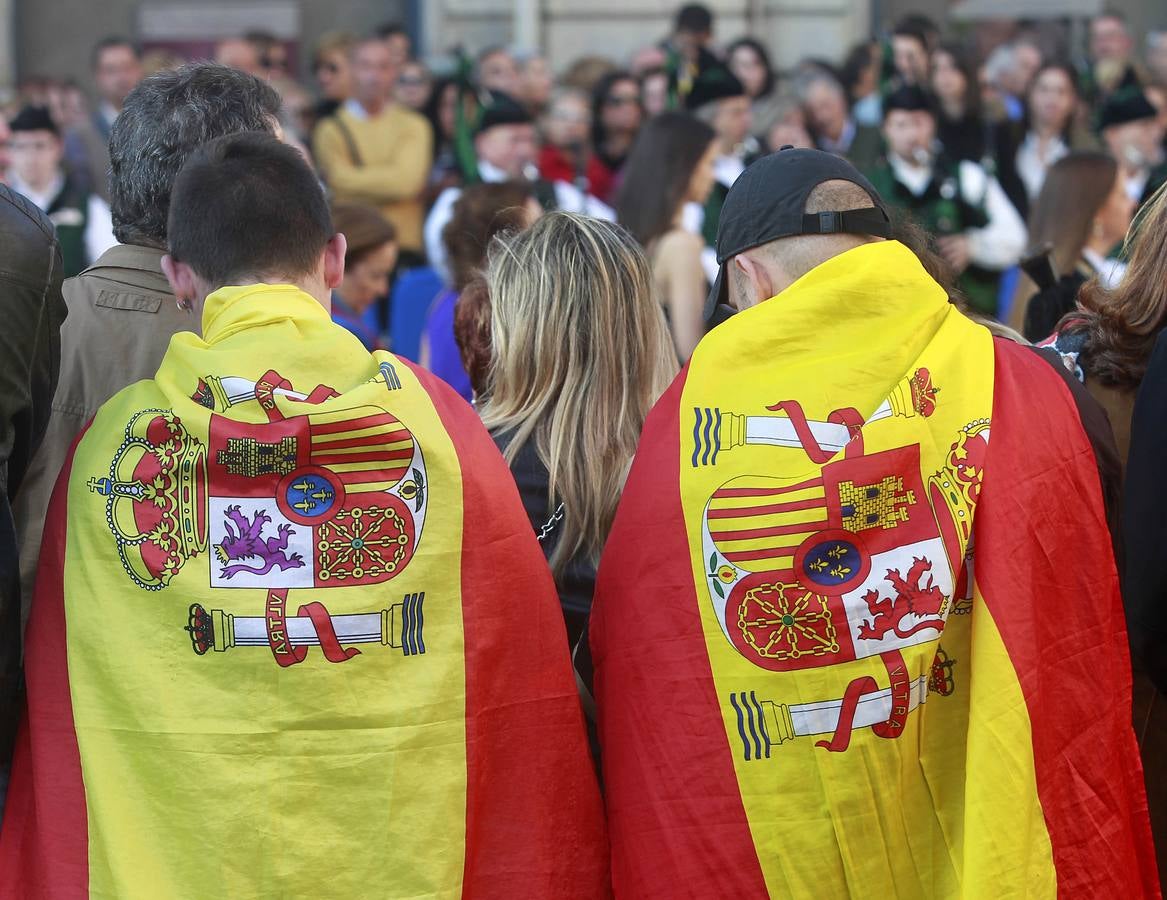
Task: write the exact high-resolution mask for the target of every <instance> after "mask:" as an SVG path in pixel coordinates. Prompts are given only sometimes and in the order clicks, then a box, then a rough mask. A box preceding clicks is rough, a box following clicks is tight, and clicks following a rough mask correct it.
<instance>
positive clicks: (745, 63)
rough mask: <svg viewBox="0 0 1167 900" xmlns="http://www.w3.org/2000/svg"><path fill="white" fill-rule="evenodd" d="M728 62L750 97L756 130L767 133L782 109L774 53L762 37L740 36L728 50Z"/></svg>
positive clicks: (761, 133)
mask: <svg viewBox="0 0 1167 900" xmlns="http://www.w3.org/2000/svg"><path fill="white" fill-rule="evenodd" d="M725 62H726V65H727V66H728V67H729V70H730V71H731V72H733V74H734V77H735V78H737V80H738V81H740V82H741V83H742V87H744V88H745V89H746V96H747V97H749V98H750V112H751V114H752V119H753V123H754V124H753V129H754V134H755V135H760V136H764V135H765V134H766V132H768V131H769V130H770V128H771V127H772V126H773V125H774V123H775V122H777V121H778V115H779V113H780V112H781V111H782V110H781V109H779V107H778V106H777V105H776V104H775V100H776V99H777V91H776V90H775V88H776V87H777V82H778V79H777V75H776V74H775V72H774V67H773V66H772V65H771V64H770V54H769V53H767V52H766V47H765V45H764V44H762V43H761V42H760V41H756V40H754V39H753V38H739V39H738V40H736V41H734V42H733V43H732V44H730V45H729V49H727V50H726V51H725Z"/></svg>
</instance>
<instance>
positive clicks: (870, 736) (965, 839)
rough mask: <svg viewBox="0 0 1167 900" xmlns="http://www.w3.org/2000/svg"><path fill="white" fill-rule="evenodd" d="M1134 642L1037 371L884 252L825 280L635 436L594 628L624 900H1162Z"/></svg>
mask: <svg viewBox="0 0 1167 900" xmlns="http://www.w3.org/2000/svg"><path fill="white" fill-rule="evenodd" d="M646 536H650V537H651V539H650V540H645V537H646ZM1125 641H1126V637H1125V630H1124V625H1123V618H1122V610H1121V605H1120V600H1119V593H1118V581H1117V577H1116V574H1115V567H1114V562H1113V556H1112V551H1111V547H1110V540H1109V537H1108V534H1107V530H1106V524H1105V520H1104V516H1103V508H1102V501H1101V497H1100V491H1099V483H1098V474H1097V470H1096V468H1095V464H1094V458H1093V455H1092V452H1091V448H1090V444H1089V442H1088V440H1087V438H1086V436H1085V434H1084V433H1083V431H1082V428H1081V425H1080V423H1079V420H1078V418H1077V415H1076V412H1075V407H1074V403H1073V400H1072V398H1071V396H1070V394H1069V392H1068V391H1067V389H1066V388H1065V386H1064V384H1063V383H1062V382H1061V380H1060V379H1059V378H1058V377H1057V374H1056V373H1055V372H1053V370H1052V369H1051V368H1050V367H1049V365H1048V364H1047V363H1046V362H1045V361H1043V360H1041V359H1038V358H1037V356H1036V355H1035V354H1034V352H1033V351H1032V350H1030V349H1028V348H1025V347H1020V346H1017V345H1015V344H1011V343H1009V342H998V343H996V344H995V343H994V341H993V338H992V337H991V336H990V334H989V332H988V331H987V330H986V329H984V328H983V327H981V326H979V325H975V324H973V323H972V322H970V321H968V320H967V319H965V318H964V317H963V316H961V315H960V313H958V312H957V311H956V309H954V308H953V307H952V306H950V305H949V303H948V302H947V299H946V297H945V294H944V292H943V290H941V289H940V288H939V287H938V286H937V285H936V283H935V282H933V281H932V280H931V279H930V278H929V277H928V276H927V275H926V274H925V272H924V271H923V269H922V267H921V266H920V264H919V262H918V261H917V259H916V258H915V257H914V256H913V255H912V254H911V253H910V252H909V251H908V250H907V249H906V248H905V247H904V246H903V245H901V244H898V243H894V242H883V243H876V244H868V245H864V246H862V247H860V248H857V249H854V250H852V251H850V252H847V253H845V254H843V255H841V256H839V257H837V258H835V259H832V260H830V261H829V262H827V263H825V264H823V265H821V266H819V267H818V268H816V269H815V270H813V271H812V272H811V273H809V274H808V275H806V276H805V277H804V278H802V279H801V280H800V281H798V282H797V283H796V284H794V285H793V286H792V287H790V288H789V289H788V290H786V291H784V292H783V293H782V294H780V295H779V296H777V297H775V298H773V299H771V300H769V301H767V302H766V303H763V304H761V305H760V306H758V307H756V308H753V309H749V310H747V311H745V312H743V313H741V314H739V315H737V316H735V317H734V318H733V319H731V320H730V321H729V322H727V323H725V324H723V325H721V326H720V327H718V328H717V329H716V330H714V331H713V332H712V333H710V334H709V335H708V336H707V337H706V338H705V339H704V340H703V341H702V343H701V344H700V346H699V347H698V348H697V351H696V353H695V354H694V356H693V359H692V361H691V362H690V364H689V366H688V368H687V370H686V371H685V372H683V373H682V374H681V375H680V376H679V377H678V379H677V381H676V382H675V383H674V385H673V386H672V388H671V389H670V390H669V391H668V392H667V393H666V394H665V396H664V397H663V398H662V399H661V401H660V402H659V403H658V405H657V406H656V408H655V409H654V410H653V412H652V414H651V415H650V416H649V419H648V422H647V425H646V428H645V432H644V435H643V437H642V440H641V444H640V448H639V450H638V453H637V457H636V461H635V463H634V465H633V468H632V471H631V473H630V476H629V479H628V484H627V488H626V491H625V493H624V495H623V498H622V501H621V504H620V508H619V512H618V514H617V517H616V522H615V525H614V528H613V531H612V534H611V537H610V540H609V543H608V548H607V550H606V552H605V555H604V558H603V561H602V564H601V568H600V572H599V580H598V584H597V590H596V599H595V606H594V609H593V614H592V623H591V646H592V650H593V656H594V663H595V667H596V703H597V706H598V709H599V727H600V740H601V746H602V747H603V761H604V780H605V789H606V799H607V805H608V824H609V832H610V836H611V840H612V850H613V887H614V888H615V890H616V893H617V896H627V897H637V898H641V897H668V898H677V897H700V898H705V897H733V898H755V897H766V896H767V895H768V896H771V897H808V898H824V897H843V896H848V895H851V896H856V897H881V898H882V897H899V898H914V897H920V898H925V897H926V898H942V897H993V898H997V897H1014V896H1025V897H1054V896H1061V897H1073V898H1083V897H1107V898H1111V897H1123V898H1132V897H1145V896H1157V895H1158V881H1157V878H1156V875H1155V872H1154V860H1153V855H1152V848H1151V842H1150V832H1149V826H1148V822H1147V812H1146V801H1145V798H1144V794H1143V788H1142V773H1141V771H1140V767H1139V760H1138V756H1137V752H1136V748H1135V740H1134V736H1133V733H1132V729H1131V725H1130V705H1131V703H1130V701H1131V697H1130V692H1131V684H1130V674H1129V673H1130V670H1129V665H1128V660H1127V651H1126V645H1125Z"/></svg>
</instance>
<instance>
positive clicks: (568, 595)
mask: <svg viewBox="0 0 1167 900" xmlns="http://www.w3.org/2000/svg"><path fill="white" fill-rule="evenodd" d="M493 437H494V442H495V444H497V445H498V448H499V450H500V451H501V452H503V453H505V452H506V448H507V445H508V444H509V443H510V435H509V434H495V435H493ZM511 474H512V475H514V478H515V484H517V485H518V487H519V496H520V497H521V498H522V500H523V509H525V510H526V511H527V518H529V519H530V520H531V528H532V529H534V531H535V536H536V537H538V538H539V545H540V546H541V547H542V548H543V555H544V556H546V557H547V558H548V559H550V558H551V554H552V553H554V552H555V547H556V545H557V543H558V541H559V536H560V534H561V531H560V529H561V528H562V522H561V521H560V520H559V516H557V513H558V512H559V511H558V510H556V509H550V508H549V496H548V481H549V480H550V477H551V476H550V474H549V473H548V472H547V467H546V466H545V465H543V461H542V460H540V459H539V454H538V452H537V451H536V450H535V442H534V440H529V441H527V442H526V443H525V444H524V445H523V446H522V449H520V450H519V453H518V456H516V457H515V460H514V462H512V463H511ZM556 587H557V588H558V590H559V604H560V606H562V607H563V618H564V621H565V622H566V624H567V641H568V646H569V647H571V648H572V649H574V648H575V645H576V643H577V642H578V641H579V639H580V636H581V635H582V634H583V633H584V624H585V623H586V622H587V619H588V613H589V612H590V611H591V608H592V594H593V593H594V592H595V589H596V567H595V566H594V565H593V564H592V563H591V562H590V561H589V560H588V559H587V558H586V557H585V556H584V555H583V554H576V556H574V557H573V558H572V559H570V560H568V563H567V568H566V569H565V570H564V572H563V575H562V576H561V577H560V578H559V579H558V583H557V584H556Z"/></svg>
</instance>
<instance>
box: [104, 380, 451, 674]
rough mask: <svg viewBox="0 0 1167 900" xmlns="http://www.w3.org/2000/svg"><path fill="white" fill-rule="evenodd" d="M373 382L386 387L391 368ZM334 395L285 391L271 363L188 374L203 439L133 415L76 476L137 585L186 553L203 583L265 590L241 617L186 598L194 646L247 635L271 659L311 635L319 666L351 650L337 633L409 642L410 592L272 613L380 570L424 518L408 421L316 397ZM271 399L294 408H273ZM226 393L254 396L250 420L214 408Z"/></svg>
mask: <svg viewBox="0 0 1167 900" xmlns="http://www.w3.org/2000/svg"><path fill="white" fill-rule="evenodd" d="M390 374H391V375H394V377H396V376H395V373H392V372H391V373H390ZM377 383H380V384H384V385H385V389H386V390H387V391H395V390H400V389H401V388H400V382H399V380H397V381H394V383H393V384H392V385H390V384H389V383H388V381H378V382H377ZM366 395H367V396H368V394H367V392H366ZM337 396H338V395H337V393H336V392H335V391H333V390H332V389H331V388H327V387H324V386H319V387H317V388H316V389H315V390H314V391H312V392H311V393H310V394H301V393H297V392H296V391H295V390H293V388H292V385H291V384H290V382H288V381H287V379H284V378H282V377H281V376H280V375H279V374H278V373H276V372H274V371H272V372H268V373H266V374H265V375H264V376H263V377H261V378H260V380H259V381H257V382H250V381H246V380H244V379H241V378H236V377H229V378H212V377H208V378H204V379H202V380H200V382H199V384H198V386H197V387H196V389H195V391H194V396H193V397H192V399H193V400H194V402H195V403H198V404H199V405H200V406H203V407H206V408H210V409H212V410H216V411H213V412H211V414H210V417H209V427H208V429H207V439H206V442H205V443H204V442H202V441H200V440H198V439H196V438H195V437H193V436H192V435H191V434H189V433H188V431H187V430H186V428H185V427H183V425H182V422H181V421H180V420H179V419H178V417H177V416H175V415H174V413H173V412H171V411H166V410H148V411H145V412H141V413H138V414H137V415H135V416H134V418H133V419H131V420H130V423H129V425H128V427H127V428H126V437H125V440H124V441H123V443H122V445H121V447H120V448H119V449H118V451H117V453H116V454H115V456H114V458H113V460H112V462H111V463H110V469H109V474H108V475H107V476H102V477H100V478H97V477H95V478H92V479H90V482H89V487H90V489H91V490H93V491H95V492H96V493H98V494H100V495H101V496H103V497H105V498H107V499H106V517H107V520H108V523H109V527H110V530H111V532H112V533H113V536H114V538H115V540H116V541H117V545H118V552H119V555H120V557H121V560H122V563H123V565H124V566H125V569H126V571H127V573H128V574H129V575H130V577H131V579H132V580H133V581H134V583H135V584H137V585H138V586H140V587H143V588H146V589H147V590H152V591H157V590H161V589H162V588H164V587H166V586H167V585H169V584H170V583H171V582H172V580H173V579H174V578H175V576H176V575H178V574H179V572H180V571H181V570H182V569H183V567H184V565H186V564H187V563H188V562H189V561H190V560H191V559H193V558H194V557H197V556H199V555H200V554H202V555H204V558H205V559H206V566H205V567H200V570H199V571H201V572H202V573H204V575H205V576H209V578H208V583H205V584H204V585H203V587H204V588H211V589H228V590H229V589H245V590H246V589H251V590H255V589H261V590H264V591H266V592H267V601H266V604H265V607H264V609H263V610H262V614H259V615H255V616H249V615H246V614H244V615H236V614H234V613H233V612H226V611H224V610H222V609H218V608H211V609H207V608H205V607H204V606H202V605H201V604H198V603H195V604H193V605H190V606H189V610H190V612H189V614H184V621H186V630H187V632H188V634H189V635H190V639H191V645H192V647H193V649H194V651H195V653H197V654H199V655H203V654H205V653H206V652H207V651H208V650H214V651H216V652H218V653H222V652H225V651H226V650H228V649H230V648H232V647H246V646H254V645H258V644H257V642H259V643H262V644H263V645H265V646H267V647H268V648H269V649H270V650H271V652H272V653H273V655H274V656H275V658H276V661H277V662H278V663H279V664H280V665H281V666H288V665H294V664H296V663H299V662H302V661H303V660H304V658H305V656H306V654H307V652H308V648H309V647H313V646H316V647H320V648H321V652H322V653H323V654H324V656H325V658H326V659H328V660H329V661H331V662H343V661H345V660H347V659H350V658H352V657H353V656H356V655H358V654H359V652H360V651H359V650H358V649H357V648H356V647H355V646H345V645H354V644H363V643H379V644H382V645H384V646H390V647H398V648H401V649H402V651H403V652H404V653H405V655H407V656H409V655H418V654H424V653H425V643H424V636H423V627H424V615H423V612H422V609H423V601H424V597H425V593H424V592H423V591H418V592H415V593H411V594H407V595H406V596H405V599H404V600H403V601H402V602H401V603H400V604H396V605H390V606H389V607H386V608H384V609H380V610H377V611H375V612H370V613H355V614H354V613H348V614H345V615H340V616H332V615H330V613H329V612H328V610H327V609H326V608H325V607H324V605H323V604H322V603H321V602H319V601H318V600H315V599H313V600H312V601H311V602H306V603H303V604H301V605H300V606H299V607H298V608H296V607H294V608H293V610H294V611H293V612H292V613H291V614H290V615H289V611H288V610H287V609H286V605H287V601H288V593H289V591H290V590H292V589H300V588H313V589H320V588H331V587H352V586H361V585H374V584H379V583H382V582H385V581H388V580H389V579H392V578H396V577H397V576H399V575H400V574H401V573H402V572H403V571H405V570H406V568H407V567H408V566H409V563H410V561H411V560H412V558H413V555H414V553H415V551H416V549H417V546H418V543H419V541H420V540H421V534H422V529H423V527H424V524H425V518H426V512H427V509H428V505H429V485H428V482H427V478H426V464H425V458H424V456H423V453H422V448H421V446H420V444H419V443H418V442H417V440H416V439H415V438H414V435H413V433H412V432H411V431H410V430H409V429H408V428H407V427H406V426H405V424H404V423H402V422H401V421H400V420H399V419H398V418H397V417H396V416H394V415H393V414H392V413H390V412H389V411H388V410H386V409H385V408H384V407H383V406H381V405H379V404H377V403H365V404H364V405H354V406H348V407H337V405H336V404H330V405H324V404H325V403H326V401H329V400H332V399H334V398H336V397H337ZM278 400H286V401H288V402H292V403H294V404H296V405H295V406H294V407H293V408H294V409H295V410H296V411H297V412H300V411H301V410H303V412H302V413H301V414H297V415H292V414H285V412H284V410H283V409H282V408H281V404H280V402H277V401H278ZM240 404H251V405H252V406H256V405H257V406H258V407H259V409H260V410H261V411H262V413H263V417H264V418H265V419H266V421H260V422H256V421H254V417H249V416H242V417H239V418H234V417H228V416H226V415H223V414H222V413H221V412H219V410H221V411H224V412H225V411H226V410H227V409H230V408H231V407H234V406H237V405H240ZM208 550H209V552H207V551H208ZM208 570H209V572H208ZM190 584H191V585H192V586H195V585H194V583H193V582H190ZM370 617H372V618H370ZM373 618H376V619H377V622H378V623H380V624H377V626H376V628H374V627H373V626H372V625H371V624H370V623H371V622H372V621H373Z"/></svg>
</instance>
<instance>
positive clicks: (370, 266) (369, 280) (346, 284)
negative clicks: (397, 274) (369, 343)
mask: <svg viewBox="0 0 1167 900" xmlns="http://www.w3.org/2000/svg"><path fill="white" fill-rule="evenodd" d="M396 265H397V244H396V243H395V242H393V241H390V242H389V243H387V244H382V245H381V246H380V247H378V248H377V249H376V250H374V251H372V252H371V253H367V254H365V256H364V257H363V258H362V259H361V260H360V261H358V262H356V263H354V264H353V265H351V266H348V267H346V268H345V271H344V281H343V282H341V285H340V295H341V296H342V297H344V299H345V302H346V303H347V304H348V305H349V306H351V307H352V308H353V310H355V311H356V312H358V313H361V312H364V311H365V310H366V309H368V308H369V307H370V306H372V305H373V303H374V302H376V300H377V299H378V298H379V297H384V296H385V295H386V294H388V293H389V275H390V274H391V273H392V272H393V268H394V267H395V266H396Z"/></svg>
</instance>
